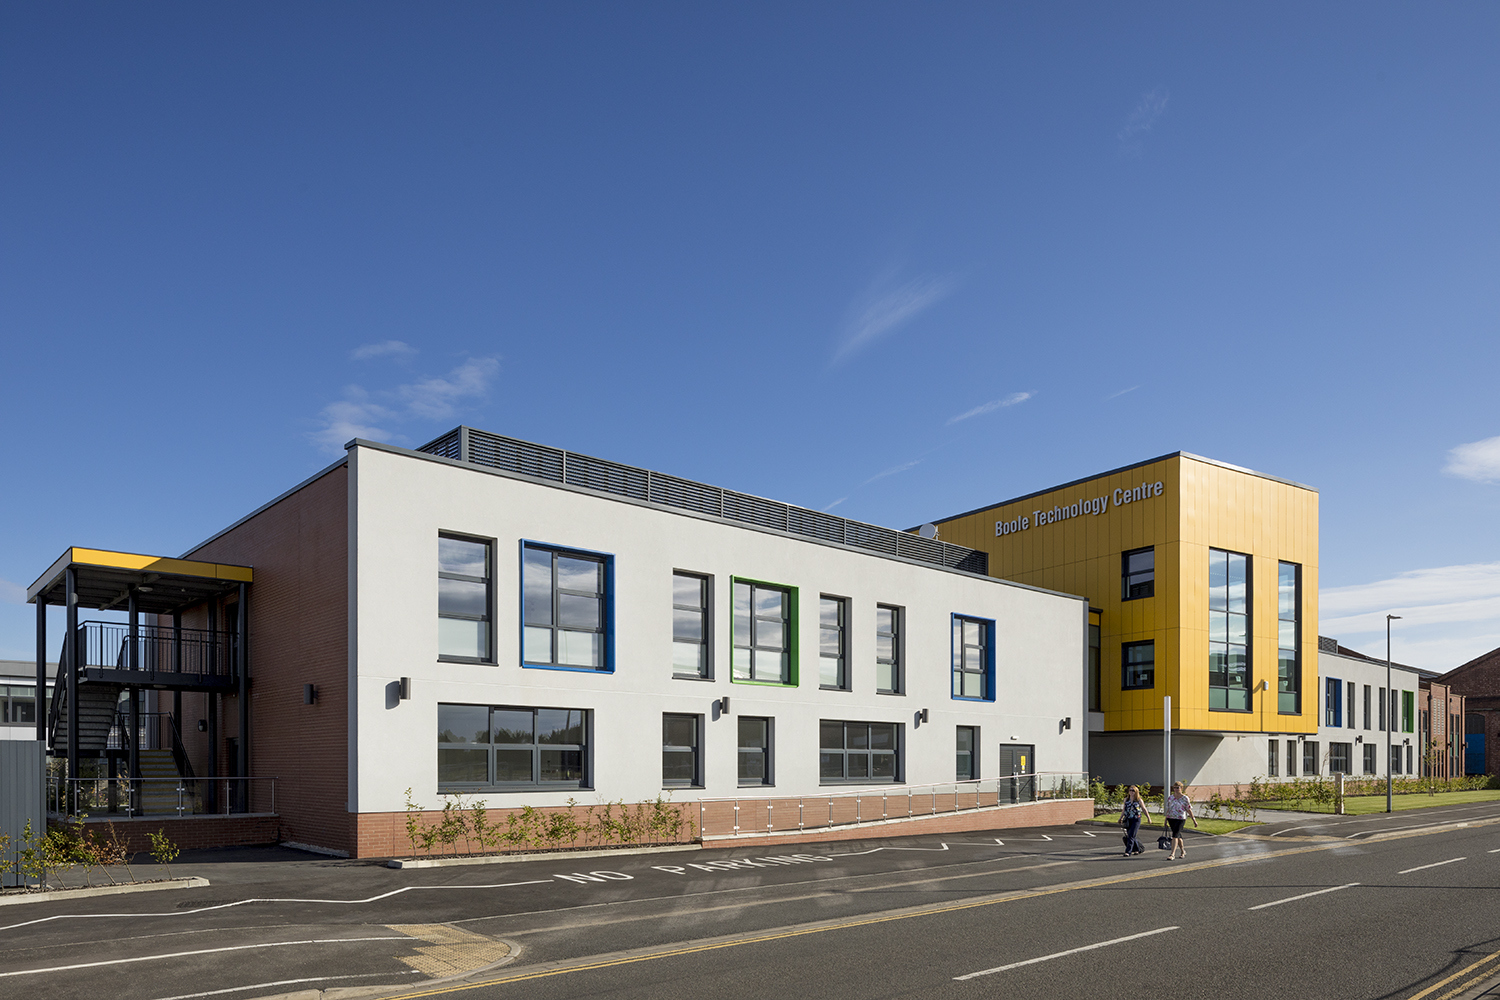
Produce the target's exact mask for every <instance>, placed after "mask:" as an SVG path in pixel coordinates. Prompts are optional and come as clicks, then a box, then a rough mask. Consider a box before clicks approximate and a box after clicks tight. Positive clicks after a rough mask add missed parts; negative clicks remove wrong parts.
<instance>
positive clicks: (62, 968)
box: [0, 935, 411, 978]
mask: <svg viewBox="0 0 1500 1000" xmlns="http://www.w3.org/2000/svg"><path fill="white" fill-rule="evenodd" d="M410 940H411V938H409V937H406V936H405V935H400V936H398V937H357V938H316V939H313V940H308V941H267V942H265V943H263V944H235V945H229V946H228V947H224V948H198V949H195V950H193V951H173V952H168V953H167V954H165V955H136V956H133V957H131V958H111V959H107V960H105V961H102V962H79V963H78V964H77V965H54V966H52V967H51V968H50V969H18V970H16V971H15V972H0V978H3V977H6V976H35V975H38V974H40V973H43V972H68V971H69V970H72V969H93V968H97V967H99V966H101V965H126V964H129V963H131V962H155V961H157V960H159V959H163V958H183V957H185V956H188V955H216V954H218V953H220V952H225V951H249V950H250V949H253V948H289V947H292V946H294V945H301V944H346V943H353V942H357V941H410Z"/></svg>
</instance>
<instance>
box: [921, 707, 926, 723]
mask: <svg viewBox="0 0 1500 1000" xmlns="http://www.w3.org/2000/svg"><path fill="white" fill-rule="evenodd" d="M922 721H923V722H924V723H925V722H926V721H927V709H925V708H924V709H922Z"/></svg>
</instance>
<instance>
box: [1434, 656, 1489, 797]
mask: <svg viewBox="0 0 1500 1000" xmlns="http://www.w3.org/2000/svg"><path fill="white" fill-rule="evenodd" d="M1438 680H1440V681H1442V682H1443V683H1444V684H1446V685H1447V686H1448V687H1449V688H1450V689H1452V690H1453V691H1454V692H1457V693H1459V694H1462V695H1463V696H1464V700H1465V703H1466V707H1465V712H1464V726H1463V733H1464V744H1465V755H1464V756H1465V766H1464V769H1465V771H1466V772H1467V773H1469V774H1500V649H1492V650H1490V651H1489V652H1488V653H1485V654H1484V655H1482V656H1476V657H1475V658H1474V659H1472V660H1470V661H1469V662H1468V663H1465V664H1463V665H1462V666H1459V667H1454V668H1453V669H1452V670H1450V671H1448V672H1447V673H1446V674H1443V675H1442V676H1441V677H1440V678H1438Z"/></svg>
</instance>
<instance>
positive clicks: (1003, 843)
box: [995, 837, 1005, 847]
mask: <svg viewBox="0 0 1500 1000" xmlns="http://www.w3.org/2000/svg"><path fill="white" fill-rule="evenodd" d="M995 843H997V844H999V845H1000V846H1001V847H1004V846H1005V841H1003V840H1001V839H1000V838H999V837H996V838H995Z"/></svg>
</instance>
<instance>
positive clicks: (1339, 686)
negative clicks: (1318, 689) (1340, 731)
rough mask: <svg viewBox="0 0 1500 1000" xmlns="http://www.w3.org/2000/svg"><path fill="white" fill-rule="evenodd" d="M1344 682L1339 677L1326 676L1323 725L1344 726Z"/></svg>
mask: <svg viewBox="0 0 1500 1000" xmlns="http://www.w3.org/2000/svg"><path fill="white" fill-rule="evenodd" d="M1343 695H1344V683H1343V681H1341V680H1339V679H1338V678H1337V677H1327V678H1324V693H1323V725H1325V726H1342V725H1343V724H1344V712H1343V705H1344V702H1343Z"/></svg>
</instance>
